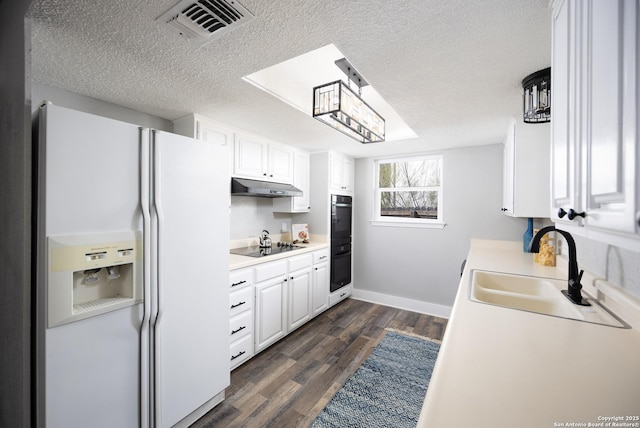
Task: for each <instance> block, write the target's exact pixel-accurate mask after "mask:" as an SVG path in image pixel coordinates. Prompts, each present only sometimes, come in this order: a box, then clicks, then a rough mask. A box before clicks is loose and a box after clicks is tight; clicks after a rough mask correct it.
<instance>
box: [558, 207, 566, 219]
mask: <svg viewBox="0 0 640 428" xmlns="http://www.w3.org/2000/svg"><path fill="white" fill-rule="evenodd" d="M566 215H567V212H566V211H565V210H564V208H560V209H559V210H558V217H559V218H562V217H564V216H566Z"/></svg>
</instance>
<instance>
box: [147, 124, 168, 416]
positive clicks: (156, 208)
mask: <svg viewBox="0 0 640 428" xmlns="http://www.w3.org/2000/svg"><path fill="white" fill-rule="evenodd" d="M159 140H160V139H159V138H158V131H156V130H154V129H152V130H151V131H150V145H151V156H150V157H149V159H150V167H151V168H152V169H153V170H152V171H151V174H150V177H152V178H151V180H152V183H151V192H150V193H151V194H150V196H151V201H152V207H151V213H152V216H153V217H154V220H155V229H153V231H154V232H155V236H154V238H155V239H154V241H155V242H153V244H152V245H153V250H154V253H155V257H154V259H153V261H154V266H153V270H154V272H155V275H156V277H155V293H154V294H155V296H154V298H153V304H154V307H155V308H152V311H153V312H154V313H153V315H152V317H153V318H152V320H151V325H152V328H153V333H152V337H153V356H152V359H151V360H152V361H153V363H152V364H153V380H152V382H153V385H154V388H153V411H152V414H153V424H152V425H153V426H156V427H161V426H162V405H161V403H160V401H161V395H160V392H159V390H158V388H159V385H162V379H161V377H162V376H161V374H162V370H161V365H162V361H161V357H162V353H161V352H160V351H161V347H160V345H161V344H160V341H161V335H160V334H158V329H159V327H160V323H161V321H162V315H163V297H164V296H163V291H164V290H163V286H164V276H163V271H162V267H163V266H164V264H163V258H164V251H163V248H164V247H163V240H164V234H163V226H164V213H163V210H162V198H161V195H162V183H161V181H162V180H161V177H162V171H161V168H160V165H161V161H162V159H161V150H159V148H158V145H159Z"/></svg>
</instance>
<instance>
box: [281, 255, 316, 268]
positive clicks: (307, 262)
mask: <svg viewBox="0 0 640 428" xmlns="http://www.w3.org/2000/svg"><path fill="white" fill-rule="evenodd" d="M312 260H313V257H312V256H311V254H310V253H307V254H300V255H299V256H293V257H289V258H288V259H287V263H289V272H293V271H296V270H300V269H304V268H307V267H310V266H311V262H312Z"/></svg>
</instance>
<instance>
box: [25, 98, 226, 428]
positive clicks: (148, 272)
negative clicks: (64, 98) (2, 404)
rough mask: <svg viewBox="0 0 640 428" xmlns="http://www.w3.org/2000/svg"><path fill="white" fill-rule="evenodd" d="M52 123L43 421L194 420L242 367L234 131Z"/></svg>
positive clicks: (42, 183)
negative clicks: (236, 354)
mask: <svg viewBox="0 0 640 428" xmlns="http://www.w3.org/2000/svg"><path fill="white" fill-rule="evenodd" d="M39 123H40V124H39V129H38V133H39V134H38V141H39V143H38V149H37V153H38V157H37V168H36V170H37V173H38V177H37V183H38V189H37V213H38V219H37V222H36V224H37V230H36V233H35V236H36V248H37V280H36V310H35V311H34V314H35V315H34V325H35V333H36V335H35V337H36V342H35V351H36V373H35V379H36V394H37V396H36V403H37V404H36V406H37V407H36V408H37V417H36V419H37V425H38V426H41V427H47V428H58V427H64V428H73V427H82V428H85V427H89V426H90V427H92V428H96V427H109V428H113V427H119V428H125V427H172V426H188V425H190V424H191V423H192V422H193V421H195V420H196V419H197V418H199V417H200V416H201V415H203V414H204V413H206V412H207V411H208V410H210V409H211V408H212V407H213V406H215V405H216V404H218V403H219V402H220V401H221V400H223V399H224V390H225V388H226V387H227V386H228V385H229V379H230V377H229V364H230V360H229V346H228V328H227V327H228V322H229V306H228V269H229V266H228V260H229V256H228V239H229V178H228V155H227V149H228V148H227V147H226V142H224V141H221V142H215V141H213V142H212V141H207V142H202V141H197V140H194V139H191V138H187V137H183V136H179V135H174V134H171V133H167V132H160V131H156V130H152V129H146V128H142V127H139V126H136V125H133V124H129V123H125V122H120V121H116V120H112V119H107V118H104V117H99V116H95V115H91V114H87V113H82V112H78V111H74V110H70V109H66V108H62V107H59V106H56V105H52V104H50V103H48V104H45V105H43V107H42V108H41V111H40V119H39Z"/></svg>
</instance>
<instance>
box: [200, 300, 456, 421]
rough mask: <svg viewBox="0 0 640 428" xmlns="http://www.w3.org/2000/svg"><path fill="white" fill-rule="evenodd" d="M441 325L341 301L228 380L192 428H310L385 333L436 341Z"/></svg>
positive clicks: (370, 305) (442, 322)
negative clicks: (216, 400) (214, 403)
mask: <svg viewBox="0 0 640 428" xmlns="http://www.w3.org/2000/svg"><path fill="white" fill-rule="evenodd" d="M446 326H447V320H446V319H443V318H437V317H433V316H429V315H424V314H418V313H415V312H409V311H404V310H402V309H397V308H391V307H387V306H381V305H376V304H373V303H368V302H364V301H359V300H355V299H347V300H345V301H343V302H341V303H339V304H338V305H336V306H334V307H332V308H330V309H329V310H327V311H325V312H324V313H323V314H321V315H319V316H318V317H316V318H315V319H313V320H311V321H310V322H308V323H307V324H305V325H303V326H301V327H300V328H298V329H297V330H296V331H294V332H292V333H290V334H289V335H288V336H287V337H285V338H284V339H282V340H281V341H279V342H277V343H275V344H274V345H272V346H271V347H269V348H267V349H266V350H264V351H262V352H261V353H260V354H258V355H256V356H254V357H253V358H252V359H250V360H249V361H247V362H246V363H244V364H243V365H242V366H240V367H238V368H237V369H235V370H234V371H233V372H232V373H231V386H229V388H227V391H226V399H225V401H223V402H222V403H220V404H219V405H218V406H216V407H215V408H214V409H213V410H211V411H210V412H209V413H207V414H206V415H204V416H203V417H202V418H201V419H200V420H198V421H196V422H195V423H194V424H193V425H192V427H193V428H214V427H225V428H227V427H243V428H254V427H255V428H263V427H277V428H282V427H308V426H309V425H310V423H311V422H312V421H313V420H314V419H315V417H316V416H317V414H318V413H319V412H320V411H322V409H323V408H324V407H325V406H326V405H327V403H328V402H329V401H330V400H331V398H332V397H333V395H334V394H335V393H336V392H337V391H338V390H339V389H340V387H341V386H342V385H343V384H344V382H346V380H347V379H348V378H349V377H350V376H351V375H352V374H353V373H354V372H355V371H356V370H357V369H358V367H360V366H361V365H362V363H363V362H364V360H366V359H367V357H368V356H369V354H371V352H372V350H373V348H374V347H375V346H376V345H377V344H378V343H379V342H380V340H382V338H383V337H384V335H385V333H386V332H387V331H388V330H389V329H394V330H397V331H399V332H403V331H404V332H408V333H413V334H418V335H420V336H426V337H430V338H432V339H436V340H442V336H443V335H444V332H445V329H446Z"/></svg>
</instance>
